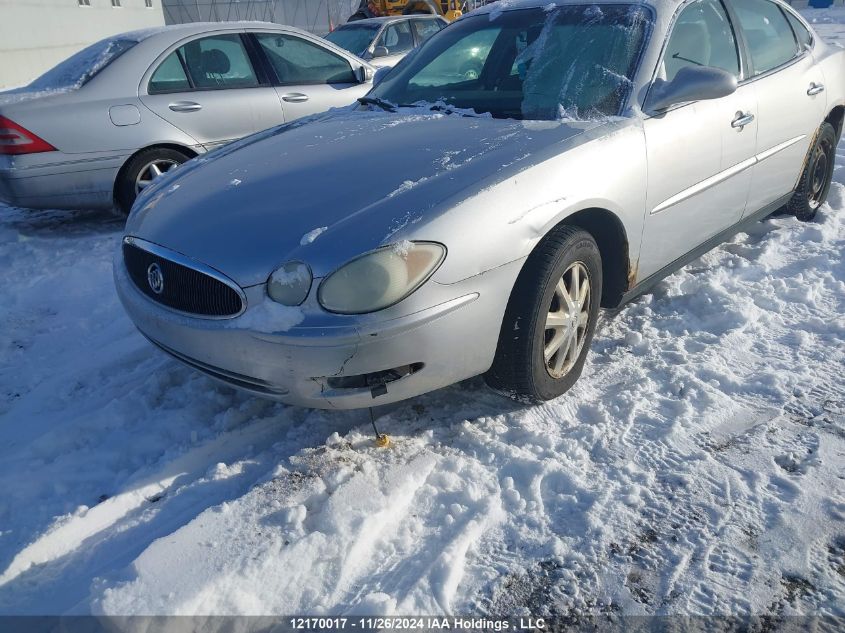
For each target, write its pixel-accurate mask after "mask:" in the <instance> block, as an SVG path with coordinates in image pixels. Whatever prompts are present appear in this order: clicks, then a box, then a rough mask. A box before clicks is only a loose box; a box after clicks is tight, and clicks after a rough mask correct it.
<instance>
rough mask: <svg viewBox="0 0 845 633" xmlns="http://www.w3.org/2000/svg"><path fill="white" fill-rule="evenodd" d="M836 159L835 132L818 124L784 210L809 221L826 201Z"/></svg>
mask: <svg viewBox="0 0 845 633" xmlns="http://www.w3.org/2000/svg"><path fill="white" fill-rule="evenodd" d="M835 159H836V131H835V130H834V129H833V126H832V125H831V124H830V123H822V126H821V127H820V128H819V131H818V134H816V140H815V141H814V142H813V146H812V147H811V148H810V153H809V156H808V158H807V163H806V164H805V166H804V171H803V172H802V174H801V178H800V180H799V181H798V186H797V187H796V188H795V193H794V194H793V195H792V198H791V199H790V200H789V202H788V203H787V205H786V210H787V212H788V213H791V214H792V215H794V216H795V217H796V218H798V219H799V220H804V221H809V220H812V219H813V218H814V217H816V212H817V211H818V210H819V207H820V206H822V204H823V203H824V201H825V200H827V194H828V192H829V191H830V182H831V180H832V179H833V163H834V161H835Z"/></svg>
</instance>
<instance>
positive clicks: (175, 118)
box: [140, 32, 284, 149]
mask: <svg viewBox="0 0 845 633" xmlns="http://www.w3.org/2000/svg"><path fill="white" fill-rule="evenodd" d="M140 98H141V101H142V103H143V104H144V105H145V106H147V107H148V108H149V109H150V110H152V111H153V112H155V113H156V114H157V115H159V116H160V117H162V118H163V119H165V120H166V121H168V122H170V123H172V124H173V125H175V126H176V127H177V128H179V129H180V130H182V131H183V132H185V133H187V134H189V135H190V136H192V137H193V138H195V139H196V140H197V141H198V142H199V143H202V144H203V145H205V146H206V147H207V148H209V149H211V148H213V147H216V146H218V145H221V144H224V143H227V142H229V141H233V140H235V139H238V138H241V137H243V136H246V135H248V134H252V133H254V132H258V131H260V130H263V129H266V128H268V127H272V126H273V125H276V124H278V123H281V122H282V121H283V120H284V115H283V112H282V107H281V103H280V102H279V97H278V95H277V94H276V91H275V90H274V89H273V87H272V86H271V85H270V81H269V78H268V77H266V76H265V75H264V73H263V71H262V69H261V67H260V65H258V64H256V63H255V62H254V61H253V59H252V58H251V57H250V54H249V52H248V49H247V42H246V41H245V40H244V36H243V34H242V33H238V32H224V33H215V34H211V35H203V36H199V37H195V38H192V39H190V40H188V41H185V42H181V43H180V44H178V45H176V46H174V47H173V49H172V50H170V51H167V52H166V53H165V54H164V55H163V56H162V57H160V58H159V60H157V62H156V64H154V65H153V66H152V68H151V69H150V71H148V73H147V74H146V75H145V77H144V79H143V80H142V84H141V88H140Z"/></svg>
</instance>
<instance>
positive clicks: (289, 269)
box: [267, 262, 311, 306]
mask: <svg viewBox="0 0 845 633" xmlns="http://www.w3.org/2000/svg"><path fill="white" fill-rule="evenodd" d="M309 290H311V269H310V268H308V265H307V264H303V263H302V262H288V263H287V264H282V265H281V266H280V267H279V268H278V269H277V270H276V272H274V273H273V274H272V275H270V278H269V279H268V280H267V294H268V295H269V296H270V298H271V299H272V300H273V301H276V302H277V303H281V304H282V305H286V306H298V305H299V304H301V303H302V302H303V301H305V297H307V296H308V291H309Z"/></svg>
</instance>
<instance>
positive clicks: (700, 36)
mask: <svg viewBox="0 0 845 633" xmlns="http://www.w3.org/2000/svg"><path fill="white" fill-rule="evenodd" d="M685 66H710V67H713V68H720V69H722V70H725V71H727V72H729V73H731V74H732V75H734V76H735V77H737V78H739V53H738V51H737V45H736V39H735V38H734V33H733V29H732V28H731V23H730V21H729V20H728V16H727V14H726V13H725V9H724V7H722V4H721V3H720V2H719V1H718V0H699V1H698V2H694V3H692V4H690V5H688V6H687V7H686V8H685V9H684V10H683V11H681V14H680V15H679V16H678V19H677V20H676V21H675V25H674V26H673V27H672V34H671V35H670V36H669V41H668V42H667V43H666V50H665V51H664V53H663V65H662V68H661V75H662V78H663V79H665V80H666V81H672V80H673V79H674V78H675V75H677V74H678V71H679V70H681V68H684V67H685Z"/></svg>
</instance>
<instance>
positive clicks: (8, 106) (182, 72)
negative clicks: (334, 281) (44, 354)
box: [0, 22, 373, 212]
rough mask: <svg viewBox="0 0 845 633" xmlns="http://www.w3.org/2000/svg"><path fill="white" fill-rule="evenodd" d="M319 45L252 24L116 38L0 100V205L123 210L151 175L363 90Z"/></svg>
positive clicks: (360, 73)
mask: <svg viewBox="0 0 845 633" xmlns="http://www.w3.org/2000/svg"><path fill="white" fill-rule="evenodd" d="M372 74H373V69H372V67H371V66H369V65H368V64H367V63H366V62H364V61H363V60H361V59H359V58H357V57H355V56H354V55H351V54H350V53H348V52H347V51H345V50H343V49H341V48H339V47H337V46H335V45H333V44H331V43H328V42H326V41H325V40H323V39H321V38H318V37H315V36H313V35H310V34H309V33H305V32H303V31H300V30H298V29H294V28H291V27H284V26H277V25H273V24H269V23H264V22H225V23H217V24H186V25H177V26H169V27H164V28H161V29H154V30H146V31H137V32H131V33H124V34H122V35H118V36H116V37H112V38H108V39H105V40H102V41H100V42H98V43H96V44H93V45H92V46H90V47H88V48H86V49H84V50H83V51H81V52H79V53H77V54H76V55H73V56H72V57H70V58H69V59H67V60H66V61H64V62H62V63H60V64H59V65H58V66H56V67H55V68H53V69H52V70H49V71H48V72H47V73H45V74H44V75H43V76H41V77H40V78H38V79H36V80H35V81H33V82H32V83H31V84H30V85H28V86H26V87H25V88H21V89H18V90H13V91H10V92H5V93H0V201H4V202H7V203H9V204H12V205H16V206H21V207H31V208H83V209H87V208H92V207H110V206H112V205H113V204H117V206H118V207H119V208H121V209H123V210H124V211H127V212H128V211H129V208H130V207H131V206H132V202H133V201H134V200H135V197H136V195H137V194H138V193H139V192H140V191H141V190H142V189H144V187H146V186H148V185H149V184H150V183H151V182H152V181H153V180H155V178H157V177H158V176H159V175H160V174H162V173H164V172H167V171H169V170H170V169H173V168H174V167H176V166H178V165H180V164H181V163H184V162H185V161H187V160H188V159H190V158H192V157H194V156H196V155H198V154H202V153H204V152H206V151H208V150H210V149H213V148H215V147H218V146H220V145H223V144H225V143H228V142H230V141H232V140H235V139H239V138H241V137H243V136H246V135H248V134H252V133H254V132H258V131H261V130H264V129H266V128H269V127H273V126H275V125H278V124H280V123H283V122H286V121H291V120H294V119H297V118H299V117H302V116H305V115H309V114H313V113H315V112H322V111H324V110H327V109H329V108H332V107H335V106H343V105H348V104H350V103H354V101H355V99H356V98H357V97H360V96H362V95H364V94H365V93H366V92H367V91H368V90H369V89H370V88H371V87H372Z"/></svg>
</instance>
